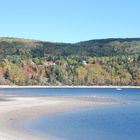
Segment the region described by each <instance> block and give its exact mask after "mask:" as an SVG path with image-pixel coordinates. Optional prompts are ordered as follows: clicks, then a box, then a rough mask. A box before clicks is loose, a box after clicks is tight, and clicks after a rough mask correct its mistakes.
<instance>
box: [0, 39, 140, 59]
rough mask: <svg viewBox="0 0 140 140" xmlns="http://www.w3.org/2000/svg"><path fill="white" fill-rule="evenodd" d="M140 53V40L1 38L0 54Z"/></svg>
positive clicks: (39, 55)
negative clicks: (68, 41) (59, 41)
mask: <svg viewBox="0 0 140 140" xmlns="http://www.w3.org/2000/svg"><path fill="white" fill-rule="evenodd" d="M139 52H140V38H128V39H99V40H90V41H84V42H79V43H75V44H70V43H53V42H45V41H44V42H43V41H37V40H29V39H17V38H0V54H2V55H18V54H20V55H27V56H29V55H30V56H33V57H42V56H46V55H61V56H69V55H80V56H81V55H83V56H113V55H131V54H137V53H139Z"/></svg>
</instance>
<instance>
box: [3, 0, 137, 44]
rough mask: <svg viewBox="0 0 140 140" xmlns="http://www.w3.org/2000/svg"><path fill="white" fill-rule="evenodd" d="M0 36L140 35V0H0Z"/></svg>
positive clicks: (70, 39)
mask: <svg viewBox="0 0 140 140" xmlns="http://www.w3.org/2000/svg"><path fill="white" fill-rule="evenodd" d="M0 37H18V38H29V39H38V40H46V41H54V42H67V43H72V42H79V41H84V40H90V39H102V38H130V37H140V0H0Z"/></svg>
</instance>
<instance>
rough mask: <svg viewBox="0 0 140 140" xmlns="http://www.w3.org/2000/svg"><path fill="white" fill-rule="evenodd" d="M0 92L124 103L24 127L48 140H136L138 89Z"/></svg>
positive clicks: (139, 112) (139, 106) (138, 133)
mask: <svg viewBox="0 0 140 140" xmlns="http://www.w3.org/2000/svg"><path fill="white" fill-rule="evenodd" d="M0 93H8V94H9V93H15V94H31V93H32V94H35V95H44V96H45V95H51V96H56V95H57V96H63V95H75V96H77V95H96V96H103V97H110V98H114V99H118V100H123V101H127V104H123V105H114V106H108V107H96V108H95V107H94V108H93V107H90V108H83V109H76V110H73V111H68V112H63V113H54V114H51V115H48V116H43V117H40V118H38V119H35V120H33V121H31V122H29V123H28V124H26V125H25V126H24V127H25V129H27V130H28V131H31V132H32V133H36V134H38V135H41V136H49V137H50V138H51V139H52V140H133V139H134V140H140V89H123V90H116V89H102V88H101V89H91V88H89V89H65V88H64V89H53V88H52V89H3V90H0Z"/></svg>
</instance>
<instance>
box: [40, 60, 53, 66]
mask: <svg viewBox="0 0 140 140" xmlns="http://www.w3.org/2000/svg"><path fill="white" fill-rule="evenodd" d="M43 65H44V66H46V67H48V66H53V65H55V63H54V62H53V61H46V62H44V64H43Z"/></svg>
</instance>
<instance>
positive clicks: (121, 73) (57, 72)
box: [0, 38, 140, 85]
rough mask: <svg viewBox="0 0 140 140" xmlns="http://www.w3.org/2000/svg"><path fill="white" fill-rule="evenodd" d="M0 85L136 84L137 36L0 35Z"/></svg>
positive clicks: (139, 63)
mask: <svg viewBox="0 0 140 140" xmlns="http://www.w3.org/2000/svg"><path fill="white" fill-rule="evenodd" d="M0 60H1V61H0V84H1V85H140V38H126V39H121V38H118V39H98V40H89V41H83V42H78V43H58V42H49V41H39V40H30V39H20V38H0Z"/></svg>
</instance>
